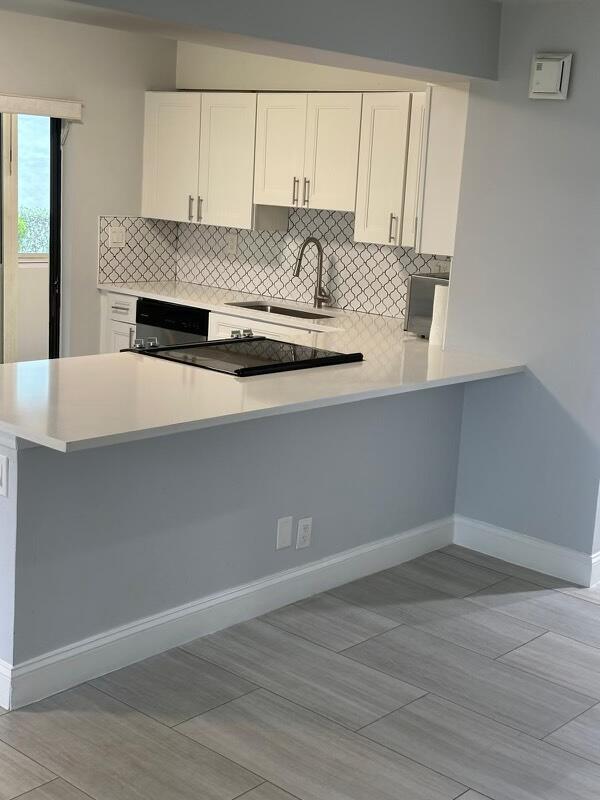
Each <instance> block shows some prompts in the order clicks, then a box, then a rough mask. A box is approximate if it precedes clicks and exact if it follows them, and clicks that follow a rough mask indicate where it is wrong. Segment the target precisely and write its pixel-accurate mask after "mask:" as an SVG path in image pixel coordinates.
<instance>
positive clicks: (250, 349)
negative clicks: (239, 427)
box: [132, 336, 363, 378]
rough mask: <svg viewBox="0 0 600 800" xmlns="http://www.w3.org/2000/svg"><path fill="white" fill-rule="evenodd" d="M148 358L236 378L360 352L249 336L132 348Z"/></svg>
mask: <svg viewBox="0 0 600 800" xmlns="http://www.w3.org/2000/svg"><path fill="white" fill-rule="evenodd" d="M132 352H135V353H142V354H143V355H146V356H152V358H162V359H165V360H166V361H176V362H177V363H179V364H188V365H189V366H190V367H203V368H204V369H212V370H214V371H215V372H225V373H227V374H228V375H235V376H237V377H238V378H246V377H249V376H250V375H266V374H268V373H271V372H288V371H289V370H293V369H308V368H309V367H327V366H331V365H333V364H348V363H351V362H354V361H362V360H363V354H362V353H335V352H333V351H331V350H320V349H319V348H317V347H308V346H307V345H303V344H290V343H288V342H278V341H276V340H275V339H267V338H266V337H264V336H251V337H247V338H243V339H214V340H212V341H210V340H209V341H207V342H197V343H193V344H177V345H170V346H168V347H146V348H141V349H140V348H138V349H135V350H133V351H132Z"/></svg>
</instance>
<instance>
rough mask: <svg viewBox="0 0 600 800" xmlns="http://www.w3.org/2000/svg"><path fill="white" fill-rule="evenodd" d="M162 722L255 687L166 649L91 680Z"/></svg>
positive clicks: (175, 721)
mask: <svg viewBox="0 0 600 800" xmlns="http://www.w3.org/2000/svg"><path fill="white" fill-rule="evenodd" d="M91 684H92V686H95V687H96V688H97V689H101V690H102V691H103V692H106V693H107V694H110V695H111V696H112V697H114V698H116V699H117V700H121V701H122V702H124V703H127V705H129V706H132V707H133V708H136V709H137V710H138V711H141V712H143V713H144V714H147V715H148V716H149V717H153V718H154V719H156V720H158V721H159V722H162V723H164V724H165V725H178V724H179V723H180V722H183V721H184V720H186V719H189V718H190V717H195V716H196V715H197V714H201V713H202V712H203V711H208V710H209V709H211V708H214V707H215V706H219V705H221V703H226V702H228V701H229V700H233V699H234V698H236V697H240V696H241V695H243V694H246V693H247V692H251V691H253V690H254V689H256V688H257V687H256V686H254V685H253V684H251V683H249V682H248V681H245V680H244V679H243V678H240V677H238V676H237V675H234V674H233V673H232V672H227V671H226V670H224V669H221V668H220V667H217V666H216V665H215V664H211V663H210V662H208V661H204V660H202V659H200V658H197V657H196V656H193V655H191V654H190V653H186V652H185V651H184V650H181V649H175V650H169V651H168V652H167V653H161V654H160V655H157V656H152V657H151V658H147V659H145V661H140V662H138V663H137V664H132V665H131V666H129V667H125V668H124V669H120V670H117V671H116V672H111V673H110V674H109V675H105V676H103V677H102V678H97V679H96V680H94V681H91Z"/></svg>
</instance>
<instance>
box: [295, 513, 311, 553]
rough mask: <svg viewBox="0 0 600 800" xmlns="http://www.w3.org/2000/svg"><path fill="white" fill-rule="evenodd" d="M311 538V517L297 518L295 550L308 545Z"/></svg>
mask: <svg viewBox="0 0 600 800" xmlns="http://www.w3.org/2000/svg"><path fill="white" fill-rule="evenodd" d="M311 538H312V517H304V519H299V520H298V535H297V536H296V550H301V549H302V548H303V547H310V542H311Z"/></svg>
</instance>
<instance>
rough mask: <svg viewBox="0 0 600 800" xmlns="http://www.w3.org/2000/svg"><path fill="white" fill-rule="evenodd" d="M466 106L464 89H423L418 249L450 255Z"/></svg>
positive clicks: (442, 87)
mask: <svg viewBox="0 0 600 800" xmlns="http://www.w3.org/2000/svg"><path fill="white" fill-rule="evenodd" d="M468 106H469V91H468V89H461V88H457V87H451V86H430V87H429V88H428V89H427V93H426V103H425V118H424V123H423V148H422V154H421V162H422V167H421V172H420V176H419V208H418V212H417V216H418V225H417V234H416V244H415V249H416V250H417V252H418V253H430V254H436V255H444V256H452V255H454V238H455V235H456V222H457V218H458V203H459V199H460V182H461V177H462V165H463V153H464V149H465V133H466V127H467V111H468Z"/></svg>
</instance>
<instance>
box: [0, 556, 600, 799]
mask: <svg viewBox="0 0 600 800" xmlns="http://www.w3.org/2000/svg"><path fill="white" fill-rule="evenodd" d="M599 597H600V593H599V591H598V589H597V588H596V589H595V590H594V589H591V590H587V589H581V588H579V587H573V586H570V585H569V584H567V583H565V582H564V581H559V580H557V579H555V578H551V577H548V576H545V575H541V574H539V573H536V572H532V571H531V570H526V569H524V568H521V567H517V566H514V565H511V564H508V563H506V562H504V561H500V560H499V559H494V558H490V557H488V556H484V555H482V554H479V553H474V552H471V551H469V550H465V549H464V548H461V547H456V546H454V545H452V546H451V547H447V548H444V549H443V550H441V551H438V552H436V553H431V554H429V555H427V556H423V557H422V558H419V559H415V560H414V561H412V562H410V563H407V564H403V565H400V566H399V567H394V568H392V569H389V570H386V571H385V572H381V573H379V574H377V575H373V576H370V577H368V578H364V579H362V580H358V581H354V582H352V583H350V584H347V585H346V586H342V587H339V588H337V589H335V590H333V591H331V592H328V593H326V594H322V595H318V596H316V597H313V598H309V599H308V600H303V601H301V602H299V603H295V604H293V605H291V606H288V607H287V608H284V609H280V610H278V611H274V612H271V613H270V614H266V615H265V616H264V617H262V618H260V619H258V620H252V621H250V622H247V623H243V624H241V625H236V626H234V627H233V628H230V629H228V630H226V631H222V632H220V633H216V634H213V635H211V636H207V637H204V638H202V639H197V640H195V641H193V642H189V643H188V644H186V645H184V646H183V647H180V648H176V649H174V650H171V651H169V652H168V653H163V654H161V655H158V656H154V657H152V658H149V659H147V660H146V661H143V662H140V663H139V664H134V665H132V666H131V667H127V668H125V669H121V670H118V671H117V672H113V673H112V674H110V675H106V676H104V677H102V678H98V679H97V680H94V681H92V682H91V683H89V684H85V685H82V686H79V687H77V688H75V689H71V690H69V691H66V692H63V693H62V694H59V695H56V696H54V697H51V698H49V699H47V700H44V701H42V702H40V703H35V704H33V705H31V706H29V707H27V708H24V709H20V710H18V711H12V712H10V713H7V714H0V800H16V798H19V800H90V799H91V800H234V798H240V800H241V799H242V798H243V800H399V799H400V798H402V800H404V798H406V800H453V799H454V798H459V797H460V798H461V799H462V800H598V798H600V745H599V742H600V608H599V606H598V602H599Z"/></svg>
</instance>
